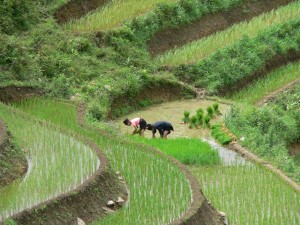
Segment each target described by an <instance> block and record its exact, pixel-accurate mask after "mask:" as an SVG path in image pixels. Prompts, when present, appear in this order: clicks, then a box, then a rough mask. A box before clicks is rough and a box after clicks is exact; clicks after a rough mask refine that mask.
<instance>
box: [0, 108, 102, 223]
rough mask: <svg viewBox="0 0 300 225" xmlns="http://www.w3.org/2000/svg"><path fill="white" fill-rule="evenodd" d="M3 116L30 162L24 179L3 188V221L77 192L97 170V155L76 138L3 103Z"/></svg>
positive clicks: (0, 201)
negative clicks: (44, 202)
mask: <svg viewBox="0 0 300 225" xmlns="http://www.w3.org/2000/svg"><path fill="white" fill-rule="evenodd" d="M0 117H1V118H3V119H4V120H5V122H6V123H7V126H8V127H9V129H10V131H11V132H12V134H13V136H14V138H15V139H16V141H17V142H18V143H19V144H20V146H21V148H22V149H23V150H24V151H25V153H26V155H27V158H28V163H29V169H28V172H27V174H26V176H25V178H24V179H19V180H17V181H15V182H13V183H12V184H11V185H8V186H5V187H2V188H0V221H2V220H4V219H5V218H7V217H9V216H11V215H13V214H15V213H17V212H20V211H22V210H24V209H26V208H30V207H32V206H34V205H36V204H38V203H41V202H43V201H46V200H49V199H51V198H53V197H55V196H57V195H60V194H62V193H66V192H68V191H70V190H72V189H75V188H76V187H77V186H78V185H79V184H81V183H83V182H84V181H85V180H86V179H87V178H88V177H90V176H91V175H92V174H93V173H94V172H95V171H96V170H97V169H98V167H99V165H100V161H99V159H98V157H97V155H96V154H95V153H94V152H93V150H92V149H91V148H90V147H88V146H86V145H84V144H83V143H81V142H79V141H77V140H75V139H74V138H73V137H71V136H68V135H64V134H61V133H60V132H59V131H58V130H52V129H49V128H47V127H45V126H42V125H40V124H39V123H37V122H33V121H31V120H28V119H27V118H26V119H25V118H24V117H22V116H20V113H16V112H15V111H13V110H12V109H11V108H8V107H7V106H4V105H2V104H0Z"/></svg>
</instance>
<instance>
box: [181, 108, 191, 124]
mask: <svg viewBox="0 0 300 225" xmlns="http://www.w3.org/2000/svg"><path fill="white" fill-rule="evenodd" d="M183 116H184V117H183V118H182V122H184V123H185V124H186V123H189V122H190V112H189V111H184V112H183Z"/></svg>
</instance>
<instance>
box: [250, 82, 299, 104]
mask: <svg viewBox="0 0 300 225" xmlns="http://www.w3.org/2000/svg"><path fill="white" fill-rule="evenodd" d="M299 83H300V78H298V79H296V80H294V81H291V82H289V83H287V84H286V85H284V86H283V87H281V88H279V89H277V90H275V91H273V92H271V93H269V94H268V95H266V96H264V97H263V98H262V99H261V100H259V101H258V102H256V105H257V106H262V105H264V104H265V103H267V102H268V101H270V100H272V99H274V98H275V97H276V96H277V95H278V94H280V93H281V92H284V91H287V90H289V89H292V88H293V87H294V86H296V85H297V84H299Z"/></svg>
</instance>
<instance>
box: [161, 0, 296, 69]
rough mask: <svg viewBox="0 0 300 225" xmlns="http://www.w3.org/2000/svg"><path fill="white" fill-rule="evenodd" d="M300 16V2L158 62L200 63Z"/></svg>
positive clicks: (186, 47) (208, 38) (204, 40)
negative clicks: (245, 36) (221, 49)
mask: <svg viewBox="0 0 300 225" xmlns="http://www.w3.org/2000/svg"><path fill="white" fill-rule="evenodd" d="M299 15H300V1H296V2H294V3H291V4H289V5H288V6H283V7H281V8H279V9H278V10H275V11H274V10H273V11H271V12H270V13H266V14H262V15H260V16H258V17H255V18H253V19H252V20H250V21H249V22H242V23H239V24H236V25H233V26H232V27H230V28H229V29H227V30H225V31H221V32H218V33H216V34H214V35H211V36H209V37H206V38H202V39H200V40H197V41H194V42H192V43H190V44H187V45H185V46H183V47H180V48H177V49H175V50H172V51H169V52H167V53H165V54H163V55H161V56H158V57H157V59H156V61H157V62H158V63H159V64H161V65H168V66H177V65H179V64H190V63H195V62H198V61H200V60H202V59H204V58H206V57H208V56H210V55H211V54H212V53H214V52H216V51H217V50H218V49H220V48H224V47H226V46H229V45H231V44H233V43H234V42H236V41H239V40H241V39H242V37H243V36H244V35H248V36H250V37H253V36H256V35H257V34H259V33H260V32H261V31H263V30H266V29H268V28H269V27H271V26H276V25H278V24H281V23H284V22H287V21H289V20H291V19H295V18H298V17H299Z"/></svg>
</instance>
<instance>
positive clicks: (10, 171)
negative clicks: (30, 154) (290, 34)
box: [0, 118, 28, 186]
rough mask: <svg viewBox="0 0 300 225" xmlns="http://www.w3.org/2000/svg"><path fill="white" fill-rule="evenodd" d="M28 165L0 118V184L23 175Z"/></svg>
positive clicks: (6, 183)
mask: <svg viewBox="0 0 300 225" xmlns="http://www.w3.org/2000/svg"><path fill="white" fill-rule="evenodd" d="M27 168H28V165H27V161H26V158H25V155H24V153H23V152H22V150H21V149H20V148H17V147H16V146H14V145H13V143H12V137H11V135H10V133H9V132H8V131H7V127H6V125H5V123H4V122H3V121H2V120H1V118H0V186H5V185H8V184H10V183H11V182H12V181H14V180H16V179H18V178H20V177H22V176H24V175H25V173H26V171H27Z"/></svg>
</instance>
